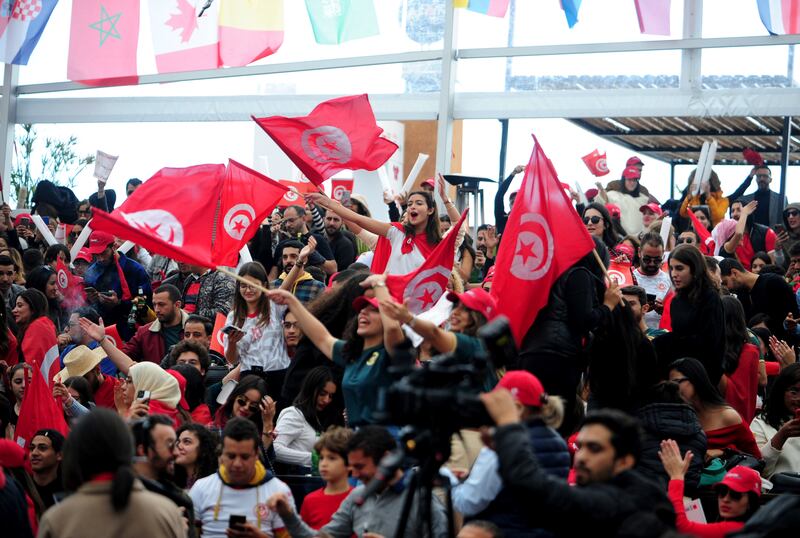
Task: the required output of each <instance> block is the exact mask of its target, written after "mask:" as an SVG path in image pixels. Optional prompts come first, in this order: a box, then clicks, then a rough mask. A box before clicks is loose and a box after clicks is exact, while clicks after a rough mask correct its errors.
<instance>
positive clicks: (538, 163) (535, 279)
mask: <svg viewBox="0 0 800 538" xmlns="http://www.w3.org/2000/svg"><path fill="white" fill-rule="evenodd" d="M533 140H534V148H533V153H532V154H531V159H530V162H529V163H528V166H527V167H526V168H525V177H524V178H523V180H522V185H521V187H520V189H519V191H518V193H517V198H516V200H515V201H514V207H513V208H512V209H511V215H510V216H509V218H508V223H507V224H506V229H505V232H504V233H503V236H504V238H503V241H502V243H500V250H499V252H498V253H497V261H496V262H495V265H496V266H497V267H506V268H508V270H507V271H498V272H497V273H495V277H494V283H493V284H492V295H494V296H495V297H497V303H498V305H499V306H500V313H501V314H504V315H505V316H506V317H508V319H509V322H510V324H511V330H512V333H513V334H514V339H515V340H516V342H517V345H520V343H521V342H522V339H523V337H524V336H525V333H526V332H528V329H529V328H530V327H531V325H533V322H534V321H535V319H536V316H537V315H538V313H539V310H541V309H542V308H543V307H544V306H545V305H546V304H547V301H548V298H549V295H550V288H551V287H552V285H553V283H555V281H556V279H558V277H560V276H561V275H562V274H563V273H564V271H566V270H567V269H569V268H570V267H571V266H572V265H573V264H574V263H575V262H577V261H578V260H579V259H581V258H582V257H583V256H585V255H586V254H588V253H589V252H591V250H592V249H593V248H594V241H592V238H591V237H590V236H589V233H588V232H587V231H586V227H585V226H584V225H583V223H582V222H581V220H580V218H579V217H578V214H577V213H576V212H575V209H574V208H573V207H572V204H571V203H570V200H569V198H568V197H567V194H566V193H565V192H564V190H563V189H562V188H561V184H560V182H559V181H558V176H557V175H556V172H555V170H554V169H553V167H552V165H551V164H550V162H549V160H548V159H547V156H546V155H545V153H544V151H543V150H542V147H541V146H540V145H539V142H538V141H537V140H536V137H535V136H534V137H533Z"/></svg>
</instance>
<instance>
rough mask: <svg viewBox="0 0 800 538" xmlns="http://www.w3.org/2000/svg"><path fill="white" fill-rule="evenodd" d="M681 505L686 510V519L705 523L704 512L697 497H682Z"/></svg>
mask: <svg viewBox="0 0 800 538" xmlns="http://www.w3.org/2000/svg"><path fill="white" fill-rule="evenodd" d="M683 507H684V509H685V510H686V519H688V520H689V521H692V522H694V523H702V524H704V525H705V524H706V523H707V521H706V513H705V512H704V511H703V505H702V504H701V503H700V500H699V499H687V498H686V497H684V498H683Z"/></svg>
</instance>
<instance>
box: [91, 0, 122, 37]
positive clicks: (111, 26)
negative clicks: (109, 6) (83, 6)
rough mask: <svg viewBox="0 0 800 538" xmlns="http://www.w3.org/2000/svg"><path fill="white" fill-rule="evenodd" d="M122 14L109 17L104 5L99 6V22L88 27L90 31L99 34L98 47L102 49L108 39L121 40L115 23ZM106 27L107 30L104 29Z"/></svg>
mask: <svg viewBox="0 0 800 538" xmlns="http://www.w3.org/2000/svg"><path fill="white" fill-rule="evenodd" d="M121 16H122V13H117V14H116V15H109V14H108V11H106V8H105V6H104V5H102V4H100V20H99V21H97V22H94V23H92V24H90V25H89V28H91V29H92V30H97V31H98V32H100V46H101V47H102V46H103V45H104V44H105V42H106V40H107V39H108V38H109V37H113V38H114V39H122V36H121V35H120V33H119V31H118V30H117V23H118V22H119V18H120V17H121ZM106 26H108V29H106Z"/></svg>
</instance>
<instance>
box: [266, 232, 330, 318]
mask: <svg viewBox="0 0 800 538" xmlns="http://www.w3.org/2000/svg"><path fill="white" fill-rule="evenodd" d="M282 245H283V251H282V253H281V266H282V268H283V272H282V273H281V275H280V276H279V277H278V278H277V279H276V280H273V281H272V287H273V288H280V287H281V284H283V281H284V279H285V278H286V277H287V275H288V274H289V273H291V272H292V268H294V266H295V265H298V266H300V268H301V269H303V272H302V273H300V276H298V277H297V280H295V282H294V284H293V285H292V288H291V290H289V291H291V292H292V294H294V296H295V297H297V298H298V299H300V302H301V303H303V304H307V303H310V302H311V301H313V300H314V299H315V298H316V297H317V296H318V295H319V294H320V293H322V292H323V291H325V283H323V282H320V281H319V280H315V279H314V277H313V276H311V273H309V272H308V271H306V270H305V269H304V267H305V265H306V262H307V261H308V259H309V258H310V257H311V255H312V254H314V249H315V248H316V245H317V243H316V240H315V239H314V237H310V238H309V240H308V245H306V246H305V247H304V246H303V244H302V243H301V242H300V241H294V240H289V241H284V242H283V243H282Z"/></svg>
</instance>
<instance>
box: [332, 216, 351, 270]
mask: <svg viewBox="0 0 800 538" xmlns="http://www.w3.org/2000/svg"><path fill="white" fill-rule="evenodd" d="M325 237H326V238H327V240H328V244H329V245H330V247H331V250H332V251H333V258H334V259H335V260H336V267H337V268H338V269H339V271H343V270H345V269H347V268H348V267H350V264H352V263H353V262H354V261H356V238H355V236H354V235H353V234H352V233H350V232H349V231H348V230H345V229H344V225H343V223H342V217H340V216H339V215H337V214H336V213H334V212H333V211H328V213H327V214H326V215H325Z"/></svg>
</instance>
